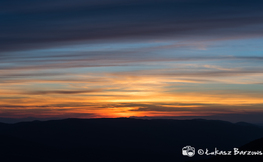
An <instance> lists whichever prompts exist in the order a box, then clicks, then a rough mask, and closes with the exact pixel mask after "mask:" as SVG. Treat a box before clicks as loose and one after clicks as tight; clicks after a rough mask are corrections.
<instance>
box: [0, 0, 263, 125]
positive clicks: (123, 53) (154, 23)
mask: <svg viewBox="0 0 263 162" xmlns="http://www.w3.org/2000/svg"><path fill="white" fill-rule="evenodd" d="M262 8H263V1H261V0H213V1H212V0H125V1H123V0H99V1H98V0H74V1H72V0H27V1H21V0H12V1H10V0H0V22H1V23H0V118H27V117H34V118H116V117H141V118H143V117H144V118H209V119H222V120H230V121H247V122H263V119H261V118H262V115H263V64H262V62H263V46H262V42H263V21H262V20H263V10H262Z"/></svg>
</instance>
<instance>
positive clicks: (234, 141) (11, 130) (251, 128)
mask: <svg viewBox="0 0 263 162" xmlns="http://www.w3.org/2000/svg"><path fill="white" fill-rule="evenodd" d="M261 137H263V128H262V127H259V126H256V125H253V124H245V123H242V124H240V123H237V124H234V123H230V122H225V121H217V120H202V119H195V120H167V119H154V120H143V119H131V118H116V119H107V118H105V119H64V120H50V121H33V122H20V123H16V124H4V123H0V145H1V147H0V148H1V149H0V152H1V153H0V158H1V159H6V160H5V161H18V159H19V161H51V162H52V161H54V162H55V161H56V162H58V161H63V162H69V161H74V162H77V161H83V162H84V161H85V162H86V161H89V162H90V161H91V162H100V161H103V162H105V161H107V162H110V161H114V162H124V161H125V162H134V161H158V162H159V161H162V162H165V161H167V162H168V161H179V162H180V161H187V160H195V159H196V160H198V159H200V158H201V159H202V158H209V157H204V156H194V157H191V159H189V157H186V156H183V155H182V148H183V147H184V146H187V145H190V146H193V147H195V148H214V147H217V148H220V149H221V150H223V149H232V148H233V147H239V146H242V145H244V144H245V143H248V142H249V141H253V140H255V139H259V138H261Z"/></svg>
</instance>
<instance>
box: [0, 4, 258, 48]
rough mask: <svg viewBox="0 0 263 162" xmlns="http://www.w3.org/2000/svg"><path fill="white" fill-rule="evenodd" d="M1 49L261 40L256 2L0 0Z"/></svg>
mask: <svg viewBox="0 0 263 162" xmlns="http://www.w3.org/2000/svg"><path fill="white" fill-rule="evenodd" d="M1 4H2V5H1V13H0V18H1V21H2V24H1V27H0V29H1V30H0V35H1V37H0V49H1V51H5V50H18V49H23V48H29V49H30V48H38V47H43V46H56V45H61V44H67V43H74V42H76V41H93V42H94V41H97V40H113V39H126V38H129V39H134V38H136V39H140V38H150V37H155V36H158V37H160V36H161V37H169V36H175V37H186V36H191V37H194V36H198V37H208V36H212V37H222V36H223V37H225V36H230V35H232V36H235V35H251V36H258V35H262V33H261V27H262V22H261V20H262V17H263V12H262V6H263V2H262V1H259V0H252V1H247V0H239V1H238V0H233V1H231V2H230V1H229V0H214V1H210V0H203V1H197V0H186V1H181V0H180V1H179V0H177V1H172V0H152V1H149V0H141V1H138V0H129V1H119V0H116V1H111V2H109V1H101V2H95V1H94V0H89V1H83V0H77V1H74V3H73V2H72V1H61V0H54V1H52V3H50V2H47V1H45V0H39V1H32V0H30V1H27V2H23V3H21V1H18V0H16V1H14V2H12V3H10V2H8V1H7V0H1Z"/></svg>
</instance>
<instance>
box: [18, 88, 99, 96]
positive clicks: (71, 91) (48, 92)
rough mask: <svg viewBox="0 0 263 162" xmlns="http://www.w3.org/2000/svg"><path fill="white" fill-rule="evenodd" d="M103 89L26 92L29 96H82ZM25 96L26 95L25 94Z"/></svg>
mask: <svg viewBox="0 0 263 162" xmlns="http://www.w3.org/2000/svg"><path fill="white" fill-rule="evenodd" d="M101 91H102V90H101V89H91V90H51V91H30V92H25V94H28V95H48V94H64V95H67V94H82V93H94V92H101ZM23 94H24V93H23Z"/></svg>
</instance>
